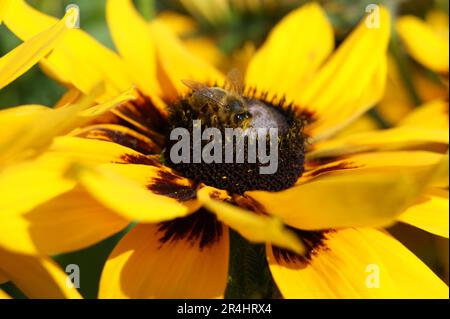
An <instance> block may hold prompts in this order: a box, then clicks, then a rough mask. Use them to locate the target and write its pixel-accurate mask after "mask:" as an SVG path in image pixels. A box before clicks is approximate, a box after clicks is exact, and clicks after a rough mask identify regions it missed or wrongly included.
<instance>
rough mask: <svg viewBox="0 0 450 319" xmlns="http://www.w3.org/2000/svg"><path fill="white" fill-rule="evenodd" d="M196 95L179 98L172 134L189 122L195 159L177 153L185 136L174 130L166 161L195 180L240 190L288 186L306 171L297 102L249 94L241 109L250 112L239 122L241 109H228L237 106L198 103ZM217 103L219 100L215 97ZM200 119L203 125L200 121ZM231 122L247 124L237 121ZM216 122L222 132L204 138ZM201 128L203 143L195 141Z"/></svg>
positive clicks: (302, 122)
mask: <svg viewBox="0 0 450 319" xmlns="http://www.w3.org/2000/svg"><path fill="white" fill-rule="evenodd" d="M192 100H193V99H192V98H190V97H189V96H188V97H185V98H182V99H180V100H179V101H177V102H176V103H174V104H173V105H172V110H171V114H170V117H169V123H170V130H169V135H170V134H171V132H173V131H174V130H175V129H177V128H183V129H185V130H186V132H188V133H189V136H190V137H192V139H190V140H189V145H188V148H189V149H188V152H187V153H188V155H189V160H188V161H182V162H180V161H175V160H174V159H173V154H174V153H173V152H172V151H173V148H174V147H176V146H177V145H178V143H180V139H176V140H173V139H172V140H171V136H168V137H167V145H166V148H165V151H164V159H165V164H167V165H168V166H170V167H172V168H173V169H175V170H177V171H178V172H180V173H181V174H182V175H183V176H185V177H187V178H190V179H192V180H194V181H195V182H198V183H204V184H207V185H209V186H214V187H217V188H220V189H225V190H227V191H229V192H231V193H235V194H243V193H244V192H246V191H250V190H267V191H280V190H283V189H287V188H289V187H291V186H292V185H294V184H295V182H296V181H297V180H298V178H299V177H300V176H301V175H302V174H303V171H304V167H303V166H304V160H305V137H304V135H303V127H304V121H303V120H300V119H299V118H298V117H297V116H296V115H295V113H294V112H293V110H292V108H291V107H284V106H283V105H273V104H271V103H269V102H266V101H261V100H258V99H254V98H251V97H244V98H243V101H245V104H246V109H245V111H242V112H240V113H239V114H247V113H248V115H246V116H245V118H243V121H242V122H239V121H238V120H239V119H238V120H234V122H233V120H230V119H235V118H236V117H235V115H236V114H235V113H232V112H231V111H227V110H232V108H231V107H230V108H229V109H226V110H223V107H224V105H222V104H221V105H213V106H210V107H208V106H204V107H201V108H200V107H198V105H192ZM211 104H214V101H212V102H211ZM225 107H226V106H225ZM226 112H229V113H226ZM224 113H225V114H224ZM221 119H225V120H221ZM199 121H201V122H200V123H201V125H200V130H199V128H198V127H196V124H195V123H196V122H197V123H198V122H199ZM236 121H237V122H236ZM230 123H241V125H238V126H237V127H233V124H231V125H230ZM244 123H245V124H244ZM230 126H231V127H230ZM210 128H216V129H218V130H219V131H220V132H219V133H220V135H214V136H209V135H208V138H206V139H203V138H204V133H205V132H206V131H207V130H208V129H210ZM231 129H233V130H234V131H233V134H231V133H230V130H231ZM236 129H241V130H236ZM261 129H262V132H263V133H256V132H261ZM271 129H272V130H271ZM196 130H197V131H199V132H201V133H200V134H199V133H198V132H197V136H201V137H202V140H201V141H200V145H201V147H200V148H199V147H196V146H195V140H194V138H195V135H196ZM251 130H253V131H251ZM249 132H254V133H256V135H251V134H250V133H249ZM275 132H276V134H275ZM272 133H273V134H272ZM258 134H261V135H258ZM172 137H173V136H172ZM252 137H253V138H252ZM230 141H231V144H232V145H233V148H232V152H233V154H232V156H231V157H230V154H229V153H230V149H231V148H228V146H229V145H228V146H227V142H230ZM216 143H218V144H216ZM208 145H209V147H208ZM211 145H215V147H211ZM197 146H198V144H197ZM216 147H217V148H216ZM199 149H200V150H201V152H202V153H201V155H199V156H197V160H195V152H197V153H198V152H199ZM205 149H206V151H205ZM177 150H178V149H177ZM180 152H181V151H180ZM205 152H206V154H207V155H208V156H210V157H212V158H213V159H214V160H209V161H208V160H205V158H204V156H202V155H204V154H205ZM230 158H232V160H231V161H230ZM269 168H270V169H269Z"/></svg>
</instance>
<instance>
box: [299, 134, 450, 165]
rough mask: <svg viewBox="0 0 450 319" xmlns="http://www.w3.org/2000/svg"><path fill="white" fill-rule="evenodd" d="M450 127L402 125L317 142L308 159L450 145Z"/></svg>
mask: <svg viewBox="0 0 450 319" xmlns="http://www.w3.org/2000/svg"><path fill="white" fill-rule="evenodd" d="M448 143H449V133H448V130H441V129H429V128H421V127H409V126H405V127H398V128H392V129H387V130H376V131H369V132H363V133H359V134H353V135H349V136H345V137H343V138H340V139H332V140H329V141H325V142H322V143H317V144H315V145H314V149H313V150H312V151H311V152H309V153H308V154H307V156H308V159H310V160H313V159H317V158H321V157H335V156H341V155H348V154H352V153H357V152H367V151H381V150H384V151H385V150H396V149H408V148H409V149H411V148H416V149H417V148H420V147H424V146H427V145H433V144H442V145H444V146H445V145H448Z"/></svg>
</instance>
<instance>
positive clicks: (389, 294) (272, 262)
mask: <svg viewBox="0 0 450 319" xmlns="http://www.w3.org/2000/svg"><path fill="white" fill-rule="evenodd" d="M327 237H328V239H326V240H325V242H324V243H323V245H322V247H320V248H318V249H317V250H316V251H315V252H314V255H313V256H312V257H311V260H310V261H309V262H307V263H306V264H305V263H303V262H299V261H295V260H291V261H286V260H284V259H283V258H279V259H278V260H277V259H276V258H275V257H274V254H273V251H272V248H271V247H268V249H267V250H268V252H267V253H268V259H269V266H270V270H271V272H272V275H273V278H274V279H275V282H276V284H277V286H278V288H279V289H280V291H281V293H282V295H283V296H284V297H285V298H301V299H308V298H311V299H315V298H319V299H324V298H325V299H331V298H346V299H350V298H354V299H360V298H382V299H385V298H448V294H449V293H448V287H447V285H446V284H445V283H444V282H442V281H441V280H440V279H439V278H438V277H437V276H436V275H435V274H433V272H432V271H431V270H430V269H429V268H428V267H427V266H426V265H425V264H424V263H423V262H422V261H420V260H419V259H418V258H417V257H416V256H415V255H414V254H412V253H411V252H410V251H409V250H408V249H407V248H405V247H404V246H403V245H402V244H400V243H399V242H398V241H397V240H395V239H394V238H392V237H391V236H389V235H387V234H385V233H382V232H380V231H377V230H374V229H346V230H340V231H336V232H335V233H331V234H329V235H327Z"/></svg>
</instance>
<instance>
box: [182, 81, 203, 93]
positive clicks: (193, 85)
mask: <svg viewBox="0 0 450 319" xmlns="http://www.w3.org/2000/svg"><path fill="white" fill-rule="evenodd" d="M181 82H183V84H184V85H186V86H187V87H188V88H190V89H191V90H194V91H199V90H201V89H206V88H208V86H207V85H205V84H203V83H200V82H197V81H194V80H181Z"/></svg>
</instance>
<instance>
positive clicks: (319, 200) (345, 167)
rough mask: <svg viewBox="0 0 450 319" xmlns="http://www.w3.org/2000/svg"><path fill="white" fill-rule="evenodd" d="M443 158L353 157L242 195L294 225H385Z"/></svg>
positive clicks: (312, 227)
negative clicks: (281, 186)
mask: <svg viewBox="0 0 450 319" xmlns="http://www.w3.org/2000/svg"><path fill="white" fill-rule="evenodd" d="M442 159H443V156H442V155H439V154H435V153H428V152H398V153H383V154H380V153H373V154H366V155H359V156H353V157H349V158H347V159H345V160H342V161H339V162H336V163H330V164H328V165H325V166H324V167H319V168H318V169H317V171H311V172H308V173H307V176H305V177H302V179H301V181H303V182H301V183H300V184H299V185H296V186H294V187H292V188H290V189H287V190H285V191H281V192H277V193H270V192H265V191H252V192H247V193H246V194H247V195H248V196H250V197H251V198H253V199H254V200H256V201H257V202H259V203H260V204H261V205H262V206H263V207H264V208H265V209H266V210H267V211H268V212H269V213H270V214H273V215H276V216H279V217H281V218H282V219H283V221H284V222H285V223H287V224H288V225H291V226H293V227H296V228H299V229H306V230H318V229H329V228H340V227H356V226H385V225H388V224H391V223H393V222H394V220H395V219H396V217H397V216H398V215H399V214H400V213H401V212H402V211H403V210H404V209H405V208H406V207H407V206H408V205H410V204H412V203H413V201H414V200H415V199H416V198H417V197H418V196H419V195H420V193H421V192H422V191H423V189H424V188H425V187H426V186H427V184H428V183H431V181H430V180H431V177H432V175H433V174H434V173H435V172H434V170H435V169H436V167H437V166H438V165H440V161H441V160H442ZM447 176H448V175H447ZM311 178H312V179H311ZM386 190H389V191H386ZM280 203H283V205H280Z"/></svg>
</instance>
